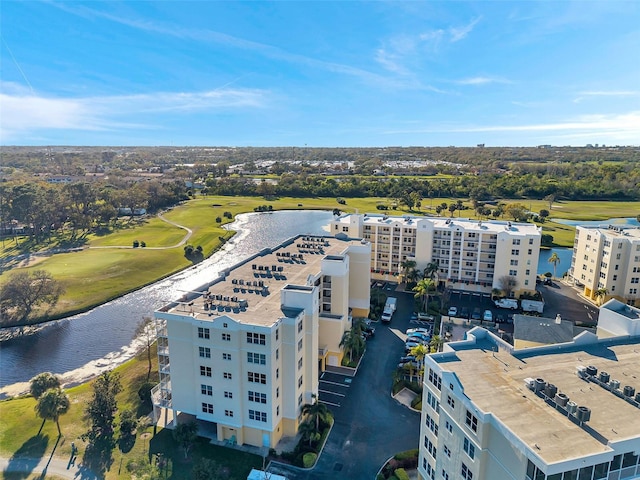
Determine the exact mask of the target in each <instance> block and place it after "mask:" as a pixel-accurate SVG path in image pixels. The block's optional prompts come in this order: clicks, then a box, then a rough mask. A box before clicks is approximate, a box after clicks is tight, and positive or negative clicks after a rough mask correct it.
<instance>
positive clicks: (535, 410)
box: [418, 318, 640, 480]
mask: <svg viewBox="0 0 640 480" xmlns="http://www.w3.org/2000/svg"><path fill="white" fill-rule="evenodd" d="M635 321H640V318H636V320H635ZM639 348H640V337H630V336H624V337H616V338H607V339H598V338H597V337H596V336H595V335H594V334H592V333H587V332H584V333H581V334H580V335H578V336H577V337H576V338H574V339H573V340H572V341H571V342H568V343H565V344H556V345H551V346H544V347H535V348H525V349H522V350H513V349H512V347H511V346H510V345H508V344H506V343H504V342H503V341H502V340H501V339H499V338H498V337H496V336H494V335H493V334H491V333H489V332H488V331H486V330H484V329H482V328H475V329H472V330H470V331H469V332H467V339H466V340H464V341H460V342H452V343H449V344H446V346H445V350H446V351H444V352H442V353H437V354H433V355H430V356H428V357H427V358H426V359H425V374H424V382H423V397H422V419H421V431H420V443H419V464H418V472H419V475H420V478H422V479H423V480H427V479H429V480H442V479H444V480H454V479H456V480H457V479H465V480H623V479H637V478H640V463H639V458H640V393H636V389H639V390H640V378H639V377H638V375H637V371H638V366H639V358H640V357H639V354H638V349H639Z"/></svg>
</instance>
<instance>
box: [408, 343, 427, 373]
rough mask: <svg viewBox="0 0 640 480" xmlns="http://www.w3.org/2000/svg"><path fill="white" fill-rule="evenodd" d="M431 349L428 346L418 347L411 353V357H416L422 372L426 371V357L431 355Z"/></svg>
mask: <svg viewBox="0 0 640 480" xmlns="http://www.w3.org/2000/svg"><path fill="white" fill-rule="evenodd" d="M429 353H430V352H429V347H427V346H426V345H416V346H415V347H413V348H412V349H411V351H410V355H413V356H414V357H416V362H417V363H418V368H419V369H420V370H421V371H422V370H423V369H424V357H425V356H426V355H429Z"/></svg>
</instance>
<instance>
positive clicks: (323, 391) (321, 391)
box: [318, 389, 346, 397]
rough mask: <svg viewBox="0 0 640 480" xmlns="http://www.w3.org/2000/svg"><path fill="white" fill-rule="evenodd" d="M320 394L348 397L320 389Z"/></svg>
mask: <svg viewBox="0 0 640 480" xmlns="http://www.w3.org/2000/svg"><path fill="white" fill-rule="evenodd" d="M318 392H320V393H328V394H329V395H337V396H339V397H346V395H345V394H344V393H336V392H330V391H329V390H320V389H318Z"/></svg>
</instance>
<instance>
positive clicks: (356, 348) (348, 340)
mask: <svg viewBox="0 0 640 480" xmlns="http://www.w3.org/2000/svg"><path fill="white" fill-rule="evenodd" d="M339 346H340V347H342V348H343V349H344V350H345V351H347V352H349V362H353V356H354V354H355V356H356V357H358V356H359V355H360V354H361V353H362V352H363V351H364V347H365V343H364V339H363V338H362V335H360V333H359V332H356V331H355V330H354V329H353V328H352V329H350V330H347V331H345V332H344V333H343V334H342V338H341V339H340V344H339Z"/></svg>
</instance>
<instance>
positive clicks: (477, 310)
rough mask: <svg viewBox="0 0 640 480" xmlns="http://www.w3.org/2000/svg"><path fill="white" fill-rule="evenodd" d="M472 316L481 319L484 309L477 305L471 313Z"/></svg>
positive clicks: (474, 318)
mask: <svg viewBox="0 0 640 480" xmlns="http://www.w3.org/2000/svg"><path fill="white" fill-rule="evenodd" d="M471 318H472V319H473V320H480V319H481V318H482V310H480V307H476V308H474V309H473V313H472V314H471Z"/></svg>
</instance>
